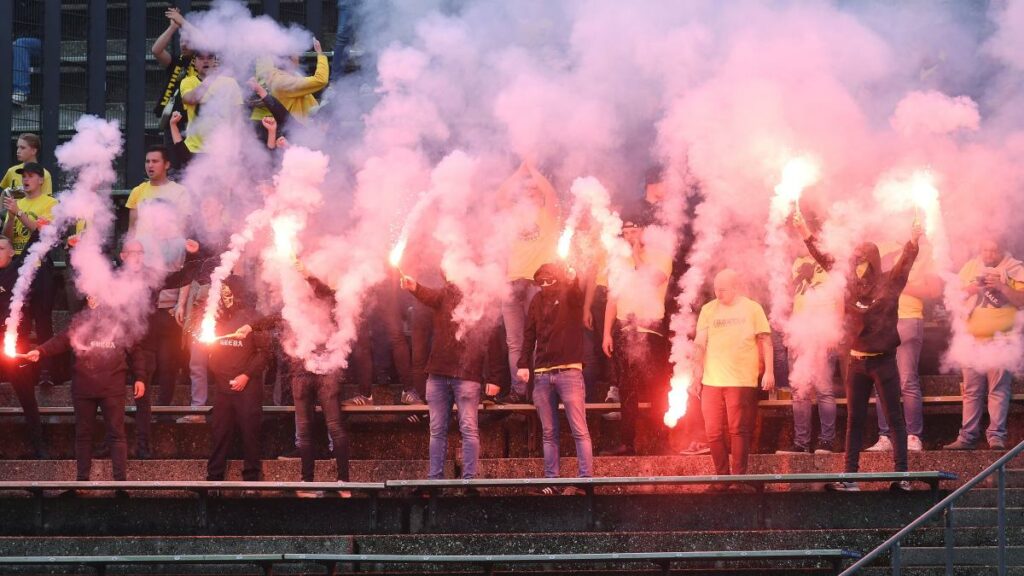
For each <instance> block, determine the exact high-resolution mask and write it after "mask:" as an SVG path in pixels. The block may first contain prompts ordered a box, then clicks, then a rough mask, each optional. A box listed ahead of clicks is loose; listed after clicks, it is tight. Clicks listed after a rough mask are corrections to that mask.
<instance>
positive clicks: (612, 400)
mask: <svg viewBox="0 0 1024 576" xmlns="http://www.w3.org/2000/svg"><path fill="white" fill-rule="evenodd" d="M604 401H605V402H607V403H608V404H616V403H618V402H619V387H618V386H610V387H609V388H608V394H607V395H606V396H605V397H604Z"/></svg>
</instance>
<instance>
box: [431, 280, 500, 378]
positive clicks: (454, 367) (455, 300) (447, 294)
mask: <svg viewBox="0 0 1024 576" xmlns="http://www.w3.org/2000/svg"><path fill="white" fill-rule="evenodd" d="M412 294H413V296H415V297H416V299H417V300H419V301H420V302H422V303H423V304H425V305H426V306H427V307H429V308H432V309H433V310H434V334H433V336H432V339H431V342H430V357H429V359H428V360H427V368H426V372H427V374H436V375H438V376H448V377H451V378H458V379H460V380H469V381H472V382H488V383H494V382H498V381H499V378H501V375H500V373H499V368H498V364H497V363H496V362H488V359H487V357H488V354H487V351H488V345H489V343H490V340H491V338H489V336H490V332H489V331H487V330H479V329H477V330H471V331H469V333H467V334H465V335H464V336H463V338H462V340H459V339H458V338H456V334H457V332H458V329H459V326H458V324H456V323H455V320H454V319H453V318H452V313H453V312H454V310H455V307H456V306H458V305H459V302H461V301H462V292H460V291H459V289H458V288H456V287H455V285H454V284H452V283H450V282H449V283H446V284H445V285H444V287H443V288H439V289H435V288H427V287H426V286H423V285H422V284H416V290H415V291H413V293H412Z"/></svg>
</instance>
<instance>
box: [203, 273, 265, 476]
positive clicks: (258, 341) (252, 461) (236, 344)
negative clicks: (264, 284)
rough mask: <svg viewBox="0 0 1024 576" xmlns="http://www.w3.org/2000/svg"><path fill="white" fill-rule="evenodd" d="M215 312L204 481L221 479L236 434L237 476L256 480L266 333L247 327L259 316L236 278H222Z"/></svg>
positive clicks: (258, 459) (258, 474) (258, 467)
mask: <svg viewBox="0 0 1024 576" xmlns="http://www.w3.org/2000/svg"><path fill="white" fill-rule="evenodd" d="M211 297H212V296H211ZM217 310H218V316H217V327H216V332H217V334H218V335H219V336H218V337H217V339H216V340H215V341H214V342H212V343H211V344H210V364H209V366H210V373H211V375H212V376H213V386H214V389H215V390H216V393H215V394H214V397H213V411H212V413H211V418H212V425H213V453H212V454H210V460H209V462H208V463H207V466H206V479H207V480H223V479H224V472H225V470H226V469H227V461H228V452H229V451H230V450H231V445H232V444H233V443H234V435H235V433H236V432H238V433H239V434H240V436H241V439H242V454H243V457H244V460H245V463H244V465H243V467H242V479H243V480H246V481H258V480H259V479H260V475H261V470H260V423H261V421H262V420H263V370H264V369H265V368H266V366H267V358H268V352H267V350H268V349H269V335H268V334H267V332H266V331H265V330H254V329H253V327H254V325H259V324H260V320H262V318H261V317H260V316H259V315H258V314H257V312H256V311H255V310H253V309H252V308H251V307H250V306H249V305H248V303H247V302H245V297H244V294H243V286H242V279H241V278H239V277H238V276H228V277H227V278H225V279H224V283H223V284H222V285H221V289H220V303H219V306H218V308H217Z"/></svg>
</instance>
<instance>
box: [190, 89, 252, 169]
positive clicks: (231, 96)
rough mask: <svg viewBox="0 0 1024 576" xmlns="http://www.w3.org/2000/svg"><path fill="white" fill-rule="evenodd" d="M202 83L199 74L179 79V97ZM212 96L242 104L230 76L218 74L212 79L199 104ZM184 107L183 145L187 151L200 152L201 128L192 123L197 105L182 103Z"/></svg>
mask: <svg viewBox="0 0 1024 576" xmlns="http://www.w3.org/2000/svg"><path fill="white" fill-rule="evenodd" d="M202 83H203V81H202V80H200V79H199V76H186V77H185V78H184V79H183V80H182V81H181V88H180V91H181V97H182V98H184V97H185V95H186V94H188V93H189V92H191V91H193V90H195V89H196V88H198V87H199V85H200V84H202ZM219 93H220V94H219ZM214 97H216V98H217V99H220V98H224V102H228V103H231V104H235V105H237V106H241V105H242V90H241V89H240V88H239V87H238V82H235V80H234V79H233V78H231V77H230V76H218V77H217V78H216V79H215V80H214V81H213V84H212V85H211V86H210V88H209V90H207V91H206V94H203V99H202V100H201V101H200V104H205V103H207V102H209V101H210V100H211V99H213V98H214ZM184 107H185V115H186V116H188V136H186V137H185V147H186V148H188V150H189V152H201V151H202V149H203V136H202V128H201V127H200V126H196V125H195V124H194V123H193V122H194V121H195V119H196V116H197V115H198V114H199V110H198V106H196V105H194V104H184Z"/></svg>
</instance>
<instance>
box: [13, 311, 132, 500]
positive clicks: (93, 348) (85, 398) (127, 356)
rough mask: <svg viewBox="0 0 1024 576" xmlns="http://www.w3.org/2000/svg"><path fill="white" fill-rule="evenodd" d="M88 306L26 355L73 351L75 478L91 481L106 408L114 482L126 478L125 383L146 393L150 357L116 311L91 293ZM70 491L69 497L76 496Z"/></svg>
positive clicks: (35, 356) (35, 357)
mask: <svg viewBox="0 0 1024 576" xmlns="http://www.w3.org/2000/svg"><path fill="white" fill-rule="evenodd" d="M86 303H87V307H86V309H85V310H83V311H81V312H79V313H78V314H76V315H75V317H74V318H73V319H72V321H71V325H70V327H69V328H68V329H67V330H65V331H63V332H61V333H60V334H57V335H56V336H54V337H53V338H50V339H49V340H47V341H46V342H43V343H42V344H40V345H39V347H38V348H36V349H35V350H32V351H30V352H28V353H26V354H25V355H24V356H25V358H27V359H28V360H29V361H30V362H38V361H39V360H40V358H45V357H53V356H57V355H59V354H63V353H64V352H67V351H68V350H71V351H73V352H74V355H75V366H74V372H73V373H72V375H71V399H72V404H73V405H74V408H75V460H76V461H77V468H78V470H77V475H76V476H75V479H76V480H88V479H89V476H90V471H91V469H92V436H93V428H94V427H95V425H96V410H97V408H99V409H100V410H101V411H102V412H103V421H104V422H105V423H106V428H107V447H108V448H109V449H110V463H111V466H112V468H113V474H114V480H122V481H123V480H127V479H128V476H127V472H128V440H127V436H126V435H125V429H124V404H125V399H126V398H125V396H126V394H125V392H126V391H125V381H126V378H127V377H128V376H129V375H131V377H132V380H131V382H133V383H134V384H133V387H132V396H133V397H134V398H136V399H137V398H140V397H141V396H142V395H143V394H144V393H145V392H146V385H145V383H144V381H145V380H146V378H147V374H148V372H149V371H148V369H147V362H148V359H149V355H148V354H147V353H146V352H145V351H144V350H143V348H142V346H141V344H140V342H138V341H137V340H138V339H137V338H135V340H136V341H134V342H133V341H132V340H133V335H132V334H131V333H130V331H129V330H127V329H125V326H124V325H123V324H119V323H118V321H117V320H116V319H114V318H116V315H115V314H113V311H112V310H105V309H104V308H103V307H101V306H100V304H99V302H98V301H97V300H96V299H95V298H94V297H92V296H89V297H87V298H86ZM73 494H74V493H73V492H71V493H69V495H73Z"/></svg>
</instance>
